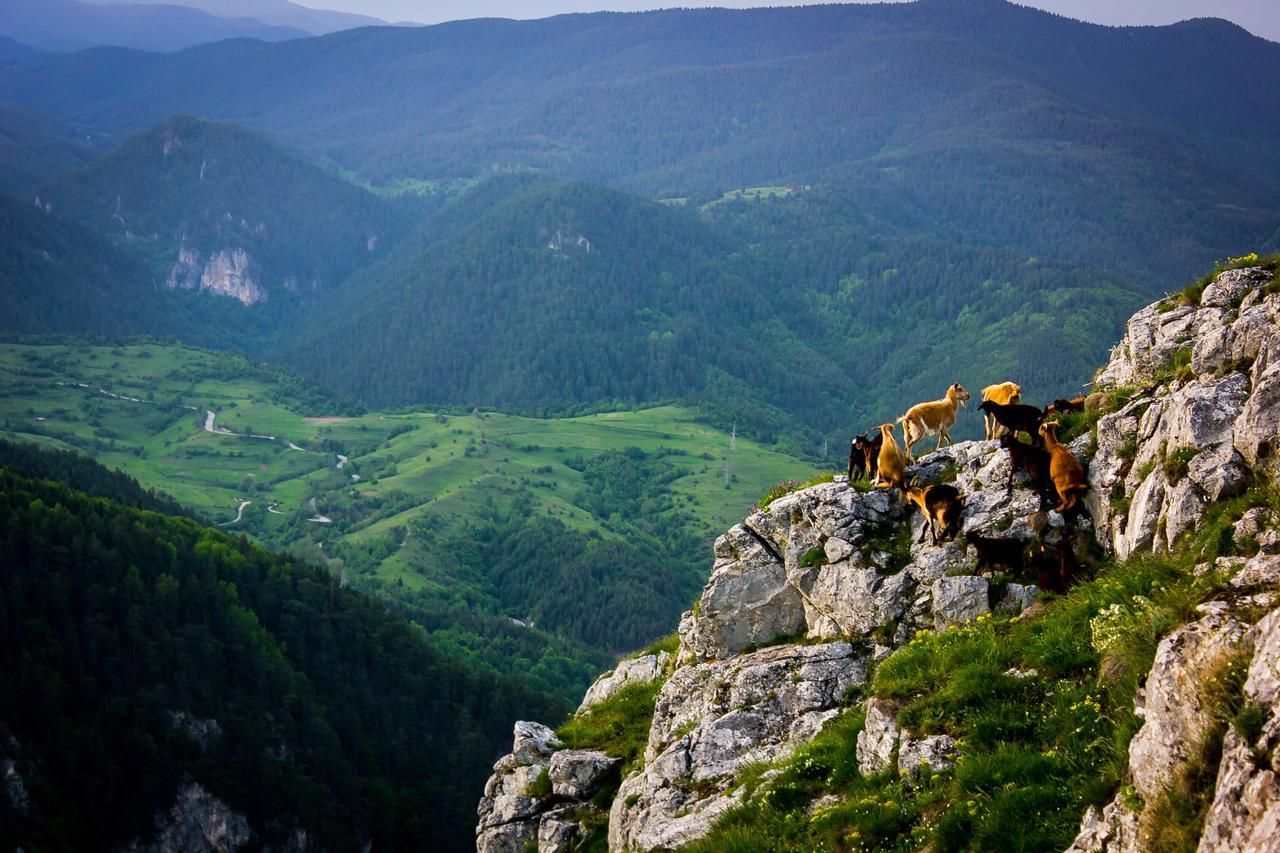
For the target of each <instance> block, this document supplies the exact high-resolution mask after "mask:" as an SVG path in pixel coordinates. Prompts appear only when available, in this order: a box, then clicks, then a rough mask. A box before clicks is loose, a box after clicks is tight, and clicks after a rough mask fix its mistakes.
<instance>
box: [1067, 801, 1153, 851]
mask: <svg viewBox="0 0 1280 853" xmlns="http://www.w3.org/2000/svg"><path fill="white" fill-rule="evenodd" d="M1066 853H1139V848H1138V815H1137V814H1136V813H1134V812H1133V811H1131V810H1130V809H1129V808H1127V807H1126V806H1125V805H1124V804H1123V803H1121V802H1120V801H1119V800H1118V799H1117V800H1112V801H1111V802H1109V803H1107V805H1106V807H1104V808H1103V809H1102V810H1101V811H1099V810H1098V808H1097V807H1096V806H1089V808H1088V809H1087V810H1086V811H1085V813H1084V820H1082V821H1081V822H1080V833H1079V834H1078V835H1077V836H1076V838H1075V841H1073V842H1072V843H1071V846H1070V847H1068V848H1067V851H1066Z"/></svg>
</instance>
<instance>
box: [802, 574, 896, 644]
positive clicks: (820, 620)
mask: <svg viewBox="0 0 1280 853" xmlns="http://www.w3.org/2000/svg"><path fill="white" fill-rule="evenodd" d="M795 583H796V586H797V588H798V589H800V590H801V591H802V592H803V593H804V605H805V606H804V615H805V622H806V625H807V627H808V633H809V636H810V637H815V638H836V637H841V636H847V635H850V634H866V633H868V632H870V631H872V630H873V629H875V628H877V627H879V626H881V625H887V624H889V623H891V622H893V621H894V620H897V619H901V618H902V617H903V615H905V614H906V612H907V608H908V607H909V606H910V604H911V598H912V595H913V593H914V591H915V582H914V580H913V579H912V577H911V576H910V575H909V574H907V573H906V572H899V573H897V574H894V575H882V574H880V573H879V572H878V571H877V570H876V569H872V568H858V567H855V566H853V565H851V564H849V563H840V564H837V565H828V566H822V567H821V568H818V569H813V570H810V571H807V572H801V573H799V574H798V575H797V576H796V578H795Z"/></svg>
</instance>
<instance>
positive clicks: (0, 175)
mask: <svg viewBox="0 0 1280 853" xmlns="http://www.w3.org/2000/svg"><path fill="white" fill-rule="evenodd" d="M98 153H99V151H98V149H97V146H96V145H94V144H93V143H92V142H91V141H90V140H87V139H86V138H85V137H84V135H83V134H80V133H78V132H76V131H75V130H73V129H72V128H70V127H67V126H66V125H64V124H63V123H62V122H60V121H57V120H56V119H52V118H49V117H48V116H46V115H42V114H41V113H38V112H36V111H35V110H32V109H28V108H27V107H24V106H21V105H19V104H6V103H0V192H3V193H8V194H9V195H12V196H18V197H23V198H25V197H26V194H27V191H28V190H31V189H32V188H34V187H36V186H38V185H39V184H41V183H44V182H45V181H50V180H53V179H54V178H56V177H59V176H61V175H63V174H65V173H66V172H69V171H71V170H73V169H76V168H78V167H80V166H83V165H84V164H85V163H87V162H88V161H89V160H91V159H93V157H95V156H97V154H98ZM28 200H29V199H28Z"/></svg>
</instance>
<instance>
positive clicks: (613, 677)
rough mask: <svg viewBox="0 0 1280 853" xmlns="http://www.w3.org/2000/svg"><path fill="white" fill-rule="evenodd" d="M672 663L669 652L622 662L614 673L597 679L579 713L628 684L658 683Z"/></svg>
mask: <svg viewBox="0 0 1280 853" xmlns="http://www.w3.org/2000/svg"><path fill="white" fill-rule="evenodd" d="M670 661H671V655H670V654H669V653H668V652H658V653H657V654H656V655H641V656H640V657H638V658H632V659H631V660H624V661H622V662H621V663H619V664H618V665H617V666H616V667H614V668H613V670H612V671H610V672H606V673H605V674H604V675H602V676H600V677H599V678H597V679H596V681H595V683H594V684H592V685H591V686H590V687H588V688H587V693H586V695H585V696H583V697H582V704H581V705H579V706H578V711H579V712H581V711H583V710H584V709H586V708H589V707H590V706H592V705H595V704H597V703H599V702H603V701H604V700H606V699H608V698H609V697H611V696H613V695H614V694H615V693H617V692H618V691H619V690H621V689H622V688H623V687H624V686H625V685H627V684H641V683H644V682H647V681H656V680H657V679H658V678H660V677H661V676H662V674H663V673H664V672H666V669H667V664H668V663H669V662H670Z"/></svg>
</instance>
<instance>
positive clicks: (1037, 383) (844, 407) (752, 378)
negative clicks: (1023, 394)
mask: <svg viewBox="0 0 1280 853" xmlns="http://www.w3.org/2000/svg"><path fill="white" fill-rule="evenodd" d="M722 208H732V209H730V210H727V211H726V212H724V213H717V214H715V215H714V216H713V217H711V218H710V219H708V218H706V217H703V216H700V215H699V213H698V212H697V211H696V210H693V209H689V208H679V207H669V206H664V205H658V204H654V203H652V202H647V201H644V200H642V199H639V198H635V197H631V196H626V195H623V194H621V193H617V192H613V191H610V190H604V189H600V188H598V187H592V186H589V185H585V184H562V183H557V182H552V181H546V180H536V179H502V180H495V181H493V182H490V183H488V184H482V185H481V186H480V187H479V188H477V190H476V191H475V192H474V194H473V195H472V196H470V197H468V198H465V199H463V200H462V201H461V202H459V203H458V204H457V205H455V206H454V207H452V208H449V209H446V210H445V211H443V212H442V213H441V214H440V215H439V216H438V217H436V218H435V219H433V220H431V221H429V222H428V223H426V224H425V225H424V226H423V228H422V229H421V230H420V232H419V234H418V235H416V236H415V237H414V238H410V239H407V240H406V241H405V243H404V245H403V246H401V247H400V248H399V249H397V250H396V251H395V253H394V254H393V256H392V257H389V258H387V259H386V261H385V262H383V263H380V264H377V265H375V266H373V267H371V268H370V269H369V270H367V271H366V272H365V273H363V274H361V275H360V276H358V277H357V278H356V279H355V280H353V281H352V282H351V283H350V285H349V287H348V288H347V292H346V294H345V295H344V296H343V297H342V298H341V299H340V300H338V301H337V302H335V303H334V304H332V305H331V306H328V307H326V308H325V309H323V310H322V312H321V316H320V317H319V319H317V321H316V322H315V324H314V325H313V326H312V327H310V328H307V329H305V330H303V332H302V334H300V335H299V336H298V337H297V338H296V339H295V340H293V341H291V342H289V343H288V344H287V345H286V348H285V350H284V353H285V358H286V360H288V361H289V362H290V363H291V364H293V365H295V366H296V367H297V369H298V370H300V371H302V372H304V373H306V374H307V375H310V376H313V377H314V378H316V379H317V381H319V382H321V383H322V384H325V385H327V386H329V387H333V388H337V389H341V391H342V392H343V393H346V394H349V395H352V396H354V397H356V398H358V399H360V400H362V401H363V402H365V403H369V404H379V405H382V404H388V403H406V402H421V401H430V402H436V403H454V404H463V405H468V406H470V405H495V406H505V407H518V408H520V409H523V410H532V411H544V410H547V411H564V410H571V409H572V407H574V406H577V405H580V404H582V403H590V402H594V401H599V400H606V401H608V400H614V401H622V402H637V401H640V402H643V401H653V400H662V399H671V398H679V399H685V400H689V401H691V402H694V403H696V404H698V405H700V406H702V407H703V409H704V411H705V412H706V413H707V415H708V416H711V417H714V418H715V419H716V422H717V423H722V424H723V425H724V426H726V427H728V426H729V425H730V424H731V423H733V422H734V421H735V420H736V422H737V423H738V424H739V425H740V426H741V427H743V428H747V429H750V430H751V431H752V432H753V433H755V434H758V435H764V436H767V437H775V436H777V435H779V434H787V435H789V436H791V437H792V438H796V439H799V440H801V441H802V442H804V444H803V445H802V446H804V447H806V449H809V452H812V450H813V449H816V448H817V447H818V446H819V445H820V444H821V438H820V437H821V436H823V435H829V436H831V437H832V438H833V439H835V440H836V443H837V444H839V443H842V442H843V441H846V440H847V432H848V431H849V430H851V429H853V428H855V427H856V426H860V425H862V424H864V423H866V422H867V421H868V420H871V419H876V418H878V419H879V420H880V421H883V420H885V419H886V418H887V417H888V416H889V415H890V413H891V412H894V411H895V410H896V411H899V412H900V411H903V410H904V409H905V407H906V406H907V405H910V404H912V403H914V402H918V400H913V399H911V398H910V396H911V392H910V391H909V390H908V389H906V388H904V387H902V382H903V380H904V379H907V378H912V379H914V380H915V381H916V382H918V383H920V385H921V386H924V387H928V386H932V385H936V387H937V389H938V392H937V393H941V390H942V389H943V388H945V387H946V386H947V385H949V384H950V383H951V382H954V381H956V377H957V376H963V377H964V381H965V382H966V383H970V384H973V385H976V386H977V387H981V386H982V385H983V384H986V383H988V382H993V381H1000V380H1001V379H1002V378H1003V376H1002V375H1001V374H1002V373H1003V372H1006V371H1010V370H1014V369H1016V368H1019V367H1025V366H1026V365H1030V364H1032V363H1033V362H1035V361H1036V359H1037V353H1038V352H1039V351H1040V347H1041V341H1043V340H1045V339H1046V338H1047V337H1048V336H1052V339H1053V340H1054V341H1055V342H1056V346H1057V348H1058V358H1057V359H1056V360H1055V362H1054V363H1053V364H1043V363H1042V364H1040V365H1039V366H1038V370H1037V371H1036V372H1034V373H1027V372H1025V371H1024V374H1025V375H1026V382H1027V386H1028V389H1029V393H1034V392H1037V391H1044V392H1045V393H1048V392H1049V391H1050V390H1052V389H1056V388H1058V387H1061V386H1064V385H1067V384H1070V383H1075V384H1078V383H1080V382H1083V381H1085V380H1087V379H1088V376H1089V373H1090V372H1091V369H1092V368H1091V365H1093V364H1095V363H1096V361H1097V359H1098V358H1099V357H1100V356H1101V355H1102V352H1103V350H1104V344H1103V343H1102V342H1103V341H1105V340H1110V339H1114V336H1115V335H1116V334H1117V333H1118V332H1119V330H1120V325H1119V324H1120V319H1121V318H1122V317H1123V316H1125V315H1126V314H1127V313H1128V312H1129V311H1131V310H1132V309H1133V308H1134V307H1136V306H1137V305H1138V304H1139V303H1140V301H1141V296H1140V295H1139V292H1140V291H1137V289H1136V288H1134V287H1133V286H1132V285H1130V284H1128V283H1127V282H1123V281H1121V280H1118V279H1117V278H1115V277H1112V276H1108V275H1106V274H1105V273H1099V272H1096V271H1093V270H1089V269H1080V268H1075V267H1071V266H1067V265H1060V264H1051V263H1045V262H1038V261H1032V262H1028V259H1027V258H1026V257H1025V256H1022V255H1015V254H1012V253H1007V252H999V251H994V250H983V249H976V248H963V247H959V246H955V245H950V244H946V243H941V242H936V241H931V240H927V239H922V238H917V237H912V236H910V235H909V234H906V233H903V232H900V231H897V230H896V229H892V228H884V227H881V226H877V225H875V224H874V223H868V222H867V218H865V217H851V218H848V219H845V218H841V217H839V216H834V215H829V214H830V213H831V211H830V210H829V208H828V209H824V207H823V205H822V202H821V200H820V199H817V198H814V197H811V196H810V195H808V194H806V193H800V194H798V196H797V198H796V199H795V200H794V201H792V200H790V199H781V200H773V201H768V202H759V203H754V204H752V203H745V204H743V205H742V209H741V210H737V208H736V206H735V205H723V206H721V207H717V208H716V209H717V210H721V209H722ZM762 208H767V209H765V210H761V209H762ZM775 208H776V209H775ZM908 306H910V307H909V309H908ZM1068 312H1069V313H1070V314H1071V315H1072V317H1073V321H1072V323H1071V324H1069V326H1067V327H1061V328H1060V327H1059V326H1060V324H1059V323H1058V321H1057V320H1055V319H1054V317H1055V314H1058V313H1068ZM566 330H571V333H566ZM956 340H965V341H967V342H968V343H967V345H966V346H965V347H964V348H957V347H955V346H954V345H953V343H952V342H953V341H956ZM899 407H901V408H899Z"/></svg>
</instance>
